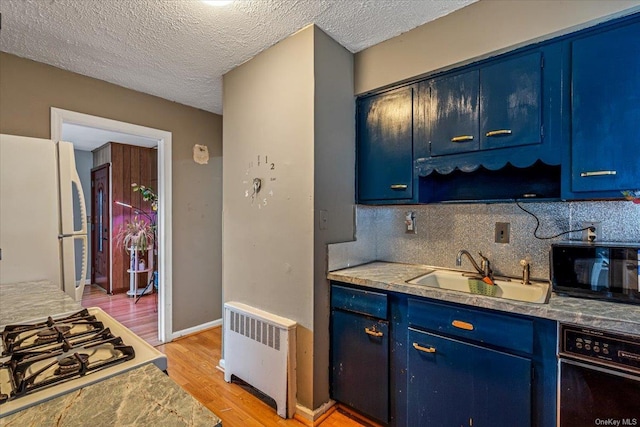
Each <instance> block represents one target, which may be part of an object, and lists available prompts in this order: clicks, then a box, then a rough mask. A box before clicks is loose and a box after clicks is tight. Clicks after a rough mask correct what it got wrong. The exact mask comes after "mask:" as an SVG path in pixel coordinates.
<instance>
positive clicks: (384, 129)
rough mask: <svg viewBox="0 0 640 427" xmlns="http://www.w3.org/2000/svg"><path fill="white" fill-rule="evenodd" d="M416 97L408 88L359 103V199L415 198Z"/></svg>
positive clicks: (412, 88)
mask: <svg viewBox="0 0 640 427" xmlns="http://www.w3.org/2000/svg"><path fill="white" fill-rule="evenodd" d="M413 98H414V87H413V86H410V87H406V88H402V89H398V90H394V91H391V92H386V93H384V94H381V95H377V96H371V97H368V98H364V99H361V100H360V101H359V104H358V200H361V201H367V200H400V199H411V198H412V197H413Z"/></svg>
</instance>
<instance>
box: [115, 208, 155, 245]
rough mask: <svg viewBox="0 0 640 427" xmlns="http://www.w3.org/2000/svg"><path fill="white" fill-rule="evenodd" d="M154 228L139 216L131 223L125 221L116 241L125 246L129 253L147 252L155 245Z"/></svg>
mask: <svg viewBox="0 0 640 427" xmlns="http://www.w3.org/2000/svg"><path fill="white" fill-rule="evenodd" d="M154 239H155V233H154V231H153V226H152V225H151V224H150V223H148V222H147V221H145V220H144V219H140V218H138V217H137V216H135V217H133V220H131V221H125V223H124V224H123V225H122V226H121V227H120V230H119V231H118V233H117V234H116V241H117V242H118V243H119V244H122V245H124V248H125V249H126V250H127V251H130V250H135V251H141V252H145V251H146V250H147V249H149V247H151V246H152V245H153V243H154Z"/></svg>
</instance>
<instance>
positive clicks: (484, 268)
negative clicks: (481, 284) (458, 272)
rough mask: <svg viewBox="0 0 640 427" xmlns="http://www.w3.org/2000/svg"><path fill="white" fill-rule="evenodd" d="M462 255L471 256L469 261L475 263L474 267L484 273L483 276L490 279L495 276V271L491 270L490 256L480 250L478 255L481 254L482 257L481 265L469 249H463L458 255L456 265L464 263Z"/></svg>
mask: <svg viewBox="0 0 640 427" xmlns="http://www.w3.org/2000/svg"><path fill="white" fill-rule="evenodd" d="M462 255H466V256H467V258H469V261H471V264H473V268H475V269H476V271H477V272H478V273H479V274H482V276H483V277H488V278H490V279H491V278H493V271H491V263H490V262H489V258H487V257H486V256H484V255H482V252H478V255H480V258H481V261H480V265H478V263H476V261H475V260H474V259H473V257H472V256H471V254H470V253H469V251H467V250H465V249H461V250H460V251H459V252H458V256H457V257H456V266H458V267H460V266H461V265H462Z"/></svg>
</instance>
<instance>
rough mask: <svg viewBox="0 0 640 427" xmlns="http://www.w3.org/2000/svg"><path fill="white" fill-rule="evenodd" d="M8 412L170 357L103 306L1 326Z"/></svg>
mask: <svg viewBox="0 0 640 427" xmlns="http://www.w3.org/2000/svg"><path fill="white" fill-rule="evenodd" d="M0 339H1V340H2V342H1V343H0V348H1V349H2V350H3V352H2V356H0V425H3V423H2V421H3V417H5V416H7V415H10V414H13V413H15V412H17V411H20V410H22V409H25V408H28V407H30V406H33V405H36V404H38V403H40V402H43V401H45V400H48V399H52V398H54V397H57V396H61V395H63V394H65V393H68V392H70V391H73V390H77V389H80V388H82V387H86V386H88V385H90V384H93V383H96V382H99V381H102V380H105V379H107V378H110V377H112V376H114V375H118V374H120V373H122V372H125V371H128V370H131V369H135V368H137V367H140V366H142V365H145V364H147V363H153V364H155V365H156V366H157V367H158V368H160V370H166V369H167V358H166V356H164V355H163V354H162V353H160V352H159V351H158V350H156V349H155V348H153V347H151V346H150V345H149V344H147V343H146V342H144V341H143V340H142V339H141V338H139V337H138V336H136V335H135V334H133V333H132V332H131V331H130V330H129V329H127V328H125V327H124V326H123V325H121V324H120V323H118V321H116V320H115V319H113V318H112V317H111V316H109V315H108V314H107V313H105V312H104V311H102V310H101V309H99V308H97V307H93V308H89V309H84V310H82V311H79V312H76V313H74V314H71V315H64V314H63V315H60V316H57V317H56V316H51V317H46V318H45V317H43V318H41V319H38V320H35V321H34V322H32V323H28V322H26V323H22V324H14V325H7V326H5V327H4V330H2V329H0Z"/></svg>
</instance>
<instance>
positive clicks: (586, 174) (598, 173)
mask: <svg viewBox="0 0 640 427" xmlns="http://www.w3.org/2000/svg"><path fill="white" fill-rule="evenodd" d="M616 174H617V172H616V171H589V172H582V173H581V174H580V176H581V177H583V178H588V177H590V176H605V175H616Z"/></svg>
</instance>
